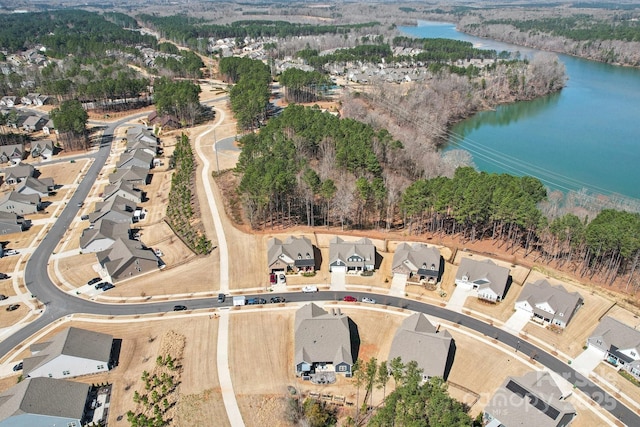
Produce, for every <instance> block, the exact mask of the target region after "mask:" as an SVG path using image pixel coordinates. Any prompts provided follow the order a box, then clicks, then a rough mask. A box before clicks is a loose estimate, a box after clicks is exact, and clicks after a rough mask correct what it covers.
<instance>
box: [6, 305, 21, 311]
mask: <svg viewBox="0 0 640 427" xmlns="http://www.w3.org/2000/svg"><path fill="white" fill-rule="evenodd" d="M19 308H20V304H11V305H8V306H7V308H6V310H7V311H14V310H17V309H19Z"/></svg>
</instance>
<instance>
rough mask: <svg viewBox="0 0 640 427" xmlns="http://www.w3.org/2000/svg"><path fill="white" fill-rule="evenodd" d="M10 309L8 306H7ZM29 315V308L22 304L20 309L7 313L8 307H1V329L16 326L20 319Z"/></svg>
mask: <svg viewBox="0 0 640 427" xmlns="http://www.w3.org/2000/svg"><path fill="white" fill-rule="evenodd" d="M7 307H8V306H7ZM28 314H29V308H28V307H27V306H26V305H25V304H22V303H21V304H20V308H18V309H17V310H13V311H7V310H6V307H4V306H3V307H0V328H6V327H8V326H11V325H14V324H16V323H17V322H18V321H19V320H20V319H22V318H23V317H25V316H27V315H28Z"/></svg>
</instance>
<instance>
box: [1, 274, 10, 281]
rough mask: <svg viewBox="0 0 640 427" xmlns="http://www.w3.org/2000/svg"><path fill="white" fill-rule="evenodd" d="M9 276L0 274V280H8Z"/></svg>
mask: <svg viewBox="0 0 640 427" xmlns="http://www.w3.org/2000/svg"><path fill="white" fill-rule="evenodd" d="M9 277H10V276H9V275H8V274H5V273H0V280H4V279H8V278H9Z"/></svg>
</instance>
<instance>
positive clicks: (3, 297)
mask: <svg viewBox="0 0 640 427" xmlns="http://www.w3.org/2000/svg"><path fill="white" fill-rule="evenodd" d="M7 298H9V297H7V296H6V295H5V294H0V301H4V300H6V299H7Z"/></svg>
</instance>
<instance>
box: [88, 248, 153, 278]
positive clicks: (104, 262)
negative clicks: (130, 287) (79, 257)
mask: <svg viewBox="0 0 640 427" xmlns="http://www.w3.org/2000/svg"><path fill="white" fill-rule="evenodd" d="M96 257H97V258H98V262H99V263H100V265H101V266H102V268H104V269H105V270H106V271H107V273H109V276H111V281H112V282H118V281H121V280H125V279H130V278H132V277H136V276H140V275H142V274H145V273H150V272H152V271H156V270H158V268H159V262H158V257H157V256H156V254H155V253H153V251H152V250H151V249H148V248H146V247H144V245H142V244H141V243H140V242H139V241H137V240H126V239H117V240H116V241H115V243H114V244H113V245H112V246H111V247H110V248H109V249H106V250H104V251H100V252H97V253H96Z"/></svg>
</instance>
